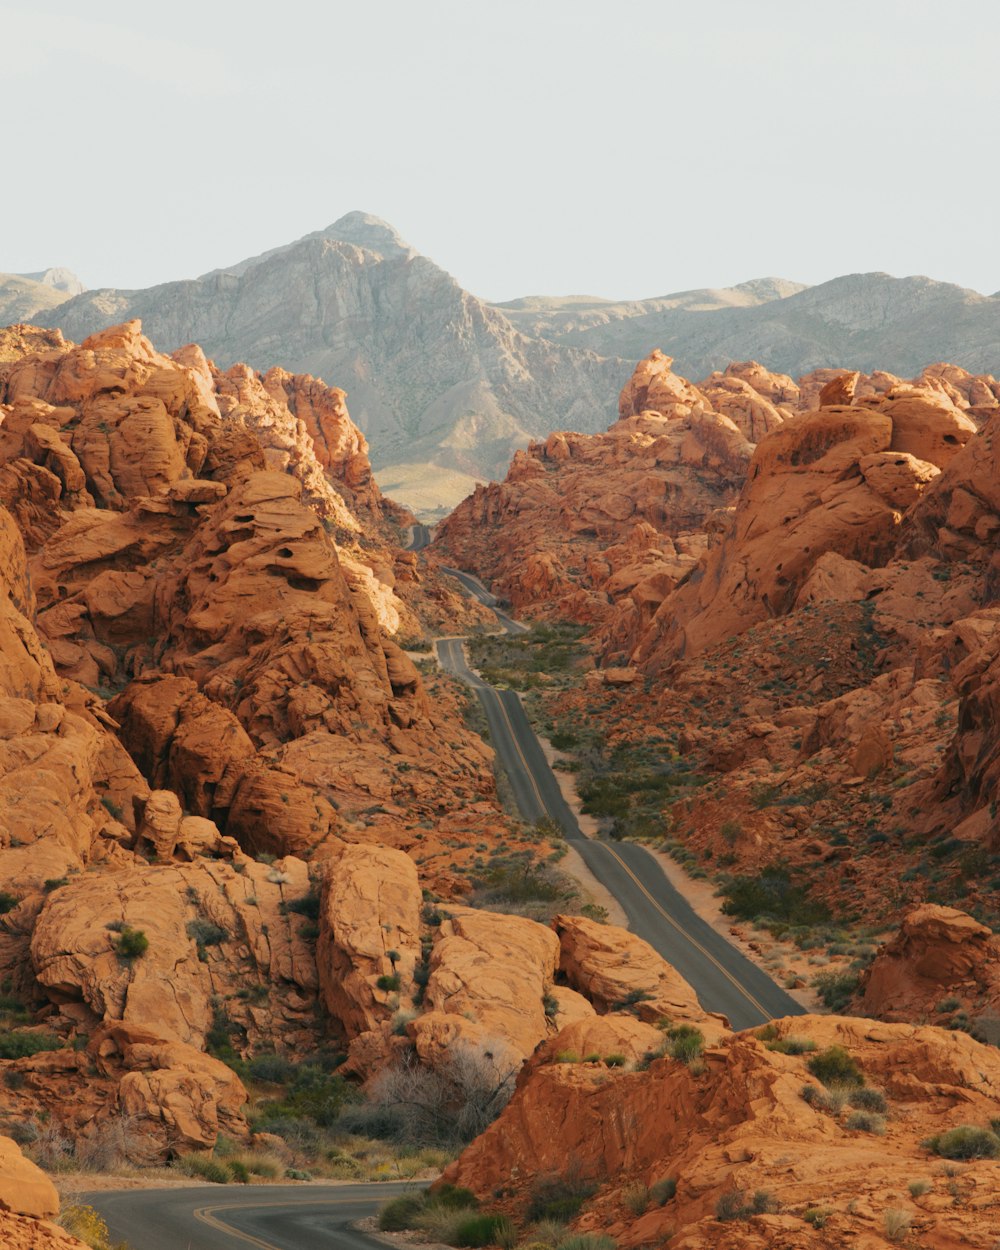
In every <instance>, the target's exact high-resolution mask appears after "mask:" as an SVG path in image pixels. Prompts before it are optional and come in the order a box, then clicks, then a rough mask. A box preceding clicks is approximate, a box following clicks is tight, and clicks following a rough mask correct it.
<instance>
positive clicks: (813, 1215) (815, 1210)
mask: <svg viewBox="0 0 1000 1250" xmlns="http://www.w3.org/2000/svg"><path fill="white" fill-rule="evenodd" d="M832 1214H833V1208H832V1207H810V1208H809V1210H808V1211H803V1213H802V1218H803V1219H804V1220H805V1222H806V1223H807V1224H811V1225H812V1226H813V1228H822V1227H823V1226H824V1225H825V1224H826V1222H827V1220H828V1219H829V1218H830V1216H831V1215H832Z"/></svg>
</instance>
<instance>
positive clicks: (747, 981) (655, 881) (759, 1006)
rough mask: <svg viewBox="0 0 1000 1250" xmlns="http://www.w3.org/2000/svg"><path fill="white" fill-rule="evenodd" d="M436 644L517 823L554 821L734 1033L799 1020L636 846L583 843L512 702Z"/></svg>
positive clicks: (462, 576)
mask: <svg viewBox="0 0 1000 1250" xmlns="http://www.w3.org/2000/svg"><path fill="white" fill-rule="evenodd" d="M443 571H444V572H450V573H452V575H453V576H455V577H457V578H458V580H459V581H460V582H461V584H462V585H463V586H464V587H465V589H466V590H467V591H468V592H469V593H470V594H472V595H474V596H475V597H476V598H477V599H479V600H480V601H481V602H482V603H485V604H487V606H489V607H493V609H494V611H496V614H497V619H498V620H499V621H500V623H501V625H503V627H504V628H505V629H506V630H507V631H508V632H510V633H522V632H524V631H525V630H526V628H527V627H526V626H524V625H522V624H521V623H520V622H518V621H514V620H512V619H511V618H510V617H508V616H506V614H505V613H502V612H499V611H497V610H496V607H495V604H496V599H495V598H494V597H493V596H492V595H491V594H490V592H489V591H488V590H487V589H486V587H485V586H483V585H482V583H481V582H479V581H478V579H476V578H474V577H472V576H471V575H470V574H468V573H462V572H460V571H459V570H457V569H456V570H449V569H444V570H443ZM491 601H492V602H491ZM435 646H436V648H437V655H438V662H439V663H440V665H441V667H442V668H444V669H445V670H446V671H448V672H450V673H451V674H452V675H453V676H455V677H457V678H458V679H459V680H460V681H463V682H464V683H465V684H466V685H467V686H471V687H472V688H473V689H474V690H475V691H476V694H477V695H478V697H479V701H480V703H481V704H482V706H483V710H484V712H485V713H486V721H487V724H488V725H489V730H490V741H491V743H492V745H493V748H494V750H495V751H496V753H497V755H498V756H499V759H500V764H501V766H502V767H503V770H504V772H505V773H506V774H507V777H508V779H509V780H510V784H511V789H512V790H513V793H514V800H515V802H516V803H517V807H518V810H519V811H520V813H521V816H522V818H523V819H524V820H526V821H528V822H530V823H532V824H534V823H535V822H536V821H538V820H541V819H543V818H545V817H548V818H549V819H550V820H553V821H555V823H556V824H557V825H558V826H559V827H560V829H562V831H563V833H564V834H565V836H566V839H567V841H569V842H572V844H573V847H574V849H575V850H576V851H578V852H579V854H580V856H581V858H582V859H583V861H584V863H585V864H586V865H587V867H588V868H589V869H590V871H591V872H592V873H593V874H594V876H595V877H596V878H597V879H598V880H599V881H600V882H601V884H602V885H603V886H605V887H606V888H607V889H608V890H610V891H611V893H612V894H613V895H614V896H615V898H616V899H617V900H618V902H619V903H620V904H621V906H622V908H623V909H624V911H625V914H626V916H627V917H628V921H629V928H630V929H631V930H632V932H633V933H635V934H636V935H637V936H638V937H641V938H643V939H644V940H645V941H647V942H648V943H649V944H650V946H652V947H653V948H654V949H655V950H657V951H659V953H660V954H661V955H662V956H663V957H664V959H666V960H667V961H668V962H669V963H670V964H672V965H673V966H674V967H675V968H676V969H677V971H678V972H679V973H680V974H681V976H683V977H684V978H685V980H686V981H688V983H689V984H690V985H692V986H693V987H694V990H695V993H696V994H697V995H698V1001H699V1002H700V1003H701V1005H702V1007H704V1008H705V1010H706V1011H717V1012H721V1013H722V1014H723V1015H725V1016H728V1017H729V1021H730V1023H731V1024H732V1026H733V1028H734V1029H747V1028H752V1027H753V1026H754V1025H758V1024H763V1023H765V1022H766V1021H768V1020H772V1019H774V1018H776V1017H778V1016H795V1015H801V1014H802V1013H803V1011H804V1008H803V1007H801V1006H800V1005H799V1004H798V1003H797V1002H796V1001H795V999H793V998H792V997H791V996H790V995H789V994H787V993H786V992H785V991H784V990H783V989H782V988H781V987H780V986H779V985H778V984H777V983H776V982H775V981H773V980H772V979H771V978H770V977H769V976H768V975H767V973H766V972H764V971H763V969H761V968H759V967H758V966H757V965H756V964H755V963H752V962H751V961H750V960H749V959H747V957H746V956H745V955H744V954H743V953H742V951H739V950H738V949H737V948H736V947H735V946H734V945H733V944H732V943H731V942H729V941H727V939H726V938H725V937H724V936H723V935H722V934H721V933H719V932H718V931H717V930H716V929H713V928H712V926H711V925H710V924H708V922H707V921H705V920H703V919H702V918H701V917H700V916H699V915H698V914H697V913H696V912H695V911H694V910H693V908H692V907H691V905H690V903H688V902H687V900H686V899H685V898H684V897H683V895H681V894H680V893H679V892H678V891H677V890H676V889H675V888H674V887H673V886H672V885H671V884H670V882H669V881H668V880H667V878H666V876H665V875H664V872H663V869H662V868H661V867H660V865H659V864H658V863H657V861H656V859H655V858H654V857H653V856H652V855H650V853H649V852H648V851H647V850H646V849H645V848H644V847H641V846H638V845H636V844H635V843H634V842H614V843H612V842H610V841H608V840H606V839H603V838H601V839H597V838H588V837H587V836H586V835H585V834H584V833H583V831H582V830H581V828H580V825H579V823H578V821H577V819H576V817H575V815H574V814H573V812H572V810H571V808H570V807H569V804H568V803H567V802H566V800H565V799H564V798H563V795H562V791H561V790H560V788H559V783H558V781H557V780H556V778H555V774H554V773H553V772H552V769H551V768H550V767H549V764H548V761H547V760H546V758H545V753H544V751H543V750H542V745H541V743H540V742H539V741H538V738H537V737H536V735H535V732H534V730H533V729H532V727H531V724H530V722H529V721H528V717H527V715H526V713H525V711H524V707H523V705H522V703H521V700H520V699H519V698H518V696H517V694H516V693H515V692H514V691H513V690H496V689H494V688H493V687H492V686H490V685H489V684H488V683H487V682H485V681H483V680H482V679H481V678H480V677H478V676H477V675H476V674H475V673H474V672H473V671H472V670H471V669H470V668H469V666H468V663H467V661H466V657H465V650H464V647H463V640H462V639H461V638H441V639H439V640H438V641H437V643H436V644H435Z"/></svg>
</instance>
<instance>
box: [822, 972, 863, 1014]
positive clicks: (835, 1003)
mask: <svg viewBox="0 0 1000 1250" xmlns="http://www.w3.org/2000/svg"><path fill="white" fill-rule="evenodd" d="M860 979H861V977H860V973H858V972H835V971H830V972H820V973H818V974H817V975H816V976H815V977H813V980H812V984H813V988H814V989H815V990H816V992H817V994H818V995H819V996H820V998H821V1000H822V1002H823V1005H824V1006H825V1007H829V1009H830V1010H831V1011H837V1012H839V1011H843V1010H844V1008H845V1007H846V1006H847V1004H848V1003H849V1002H850V1001H851V999H852V998H853V997H854V994H855V991H856V990H857V988H858V982H859V980H860Z"/></svg>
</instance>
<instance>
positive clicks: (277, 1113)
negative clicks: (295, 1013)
mask: <svg viewBox="0 0 1000 1250" xmlns="http://www.w3.org/2000/svg"><path fill="white" fill-rule="evenodd" d="M357 1099H358V1094H357V1091H356V1090H355V1089H354V1087H353V1086H351V1085H348V1083H347V1082H346V1081H345V1080H344V1078H343V1077H342V1076H337V1075H335V1074H332V1073H328V1072H324V1071H323V1070H322V1068H320V1067H318V1066H317V1065H315V1064H305V1065H303V1066H302V1067H300V1068H298V1069H297V1071H296V1073H295V1080H294V1081H293V1082H292V1084H291V1086H290V1087H289V1088H287V1089H286V1091H285V1094H284V1097H283V1098H281V1099H278V1100H275V1101H274V1102H266V1103H264V1105H263V1106H262V1107H261V1108H260V1111H259V1116H258V1118H257V1120H255V1126H256V1125H257V1124H259V1125H260V1127H262V1128H263V1129H265V1130H266V1131H270V1129H269V1127H268V1122H269V1121H271V1120H284V1119H308V1120H312V1121H313V1123H315V1124H318V1125H319V1126H320V1127H321V1128H328V1127H329V1126H330V1125H332V1124H333V1123H334V1122H335V1121H336V1120H337V1118H338V1117H339V1116H340V1114H341V1112H342V1111H343V1110H344V1108H345V1107H346V1106H347V1104H348V1103H350V1102H356V1101H357Z"/></svg>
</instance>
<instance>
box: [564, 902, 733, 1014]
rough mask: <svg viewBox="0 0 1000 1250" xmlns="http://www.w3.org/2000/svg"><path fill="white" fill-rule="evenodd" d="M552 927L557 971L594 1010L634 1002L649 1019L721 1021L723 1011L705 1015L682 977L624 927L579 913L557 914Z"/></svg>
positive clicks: (603, 1010) (636, 1007)
mask: <svg viewBox="0 0 1000 1250" xmlns="http://www.w3.org/2000/svg"><path fill="white" fill-rule="evenodd" d="M555 928H556V932H557V933H558V935H559V948H560V956H559V968H560V971H561V972H562V973H563V975H564V976H565V977H566V980H567V981H568V982H569V984H570V985H571V986H572V987H573V989H575V990H577V991H578V992H579V993H581V994H583V995H584V996H585V997H586V998H588V999H589V1000H590V1001H591V1002H592V1003H593V1004H594V1005H595V1006H596V1007H597V1009H598V1011H602V1012H607V1011H614V1010H616V1009H618V1008H621V1007H623V1006H625V1005H627V1004H634V1005H633V1006H631V1010H632V1011H634V1012H635V1013H636V1014H637V1015H638V1017H639V1019H640V1020H644V1021H646V1022H647V1023H649V1024H655V1023H657V1022H658V1021H660V1020H663V1019H667V1020H669V1021H671V1022H672V1023H694V1024H699V1025H703V1024H708V1025H710V1026H711V1027H712V1028H713V1029H716V1030H717V1029H718V1027H719V1025H720V1024H724V1023H725V1022H724V1021H723V1020H722V1017H719V1016H709V1015H707V1014H706V1013H705V1012H704V1011H703V1010H702V1008H701V1006H700V1005H699V1003H698V999H697V996H696V995H695V992H694V990H692V988H691V986H690V985H688V983H687V982H686V981H685V980H684V979H683V977H681V976H680V975H679V974H678V973H677V972H676V971H675V970H674V969H673V968H672V967H671V966H670V964H668V963H667V961H666V960H665V959H663V957H662V956H660V955H658V954H657V953H656V951H654V950H653V948H652V947H651V946H650V945H649V944H648V943H646V942H643V941H642V939H641V938H637V937H635V936H634V935H633V934H631V933H629V932H628V930H627V929H620V928H618V926H617V925H605V924H597V923H596V922H595V921H593V920H588V919H586V918H585V917H583V916H558V917H557V918H556V920H555Z"/></svg>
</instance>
